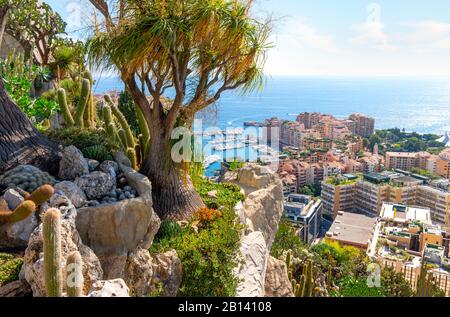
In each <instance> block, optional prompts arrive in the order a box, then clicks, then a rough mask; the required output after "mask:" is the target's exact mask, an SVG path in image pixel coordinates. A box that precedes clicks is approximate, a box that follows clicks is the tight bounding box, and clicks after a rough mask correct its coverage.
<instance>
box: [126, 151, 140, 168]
mask: <svg viewBox="0 0 450 317" xmlns="http://www.w3.org/2000/svg"><path fill="white" fill-rule="evenodd" d="M127 157H128V158H129V159H130V161H131V167H132V168H133V169H137V166H138V161H137V157H136V151H135V149H132V148H128V149H127Z"/></svg>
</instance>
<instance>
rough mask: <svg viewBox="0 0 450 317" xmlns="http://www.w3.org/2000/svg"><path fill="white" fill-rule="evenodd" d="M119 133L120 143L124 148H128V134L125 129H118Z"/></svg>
mask: <svg viewBox="0 0 450 317" xmlns="http://www.w3.org/2000/svg"><path fill="white" fill-rule="evenodd" d="M117 135H118V136H119V141H120V144H121V145H122V148H124V149H126V148H127V135H126V133H125V131H123V130H122V129H120V130H118V131H117Z"/></svg>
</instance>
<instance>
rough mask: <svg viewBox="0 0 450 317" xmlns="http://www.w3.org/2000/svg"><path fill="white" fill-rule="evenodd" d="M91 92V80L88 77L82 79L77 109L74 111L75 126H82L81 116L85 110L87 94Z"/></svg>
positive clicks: (87, 99)
mask: <svg viewBox="0 0 450 317" xmlns="http://www.w3.org/2000/svg"><path fill="white" fill-rule="evenodd" d="M90 92H91V82H90V81H89V79H86V78H85V79H83V81H82V83H81V91H80V101H79V104H78V107H77V111H76V113H75V125H76V126H77V127H80V128H83V127H84V123H83V117H84V113H85V111H86V106H87V104H88V101H89V95H90Z"/></svg>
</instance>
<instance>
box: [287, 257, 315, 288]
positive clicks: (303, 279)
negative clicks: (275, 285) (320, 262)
mask: <svg viewBox="0 0 450 317" xmlns="http://www.w3.org/2000/svg"><path fill="white" fill-rule="evenodd" d="M291 283H292V289H293V292H294V295H295V297H312V296H313V286H314V285H313V284H314V282H313V263H312V261H307V262H306V264H305V265H304V266H303V272H302V275H301V276H300V278H299V281H298V283H297V281H296V280H295V279H292V280H291Z"/></svg>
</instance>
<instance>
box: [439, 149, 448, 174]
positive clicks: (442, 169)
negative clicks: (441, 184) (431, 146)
mask: <svg viewBox="0 0 450 317" xmlns="http://www.w3.org/2000/svg"><path fill="white" fill-rule="evenodd" d="M436 173H437V174H438V175H439V176H441V177H444V178H450V149H446V150H444V151H442V152H441V154H439V156H438V157H437V159H436Z"/></svg>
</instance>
